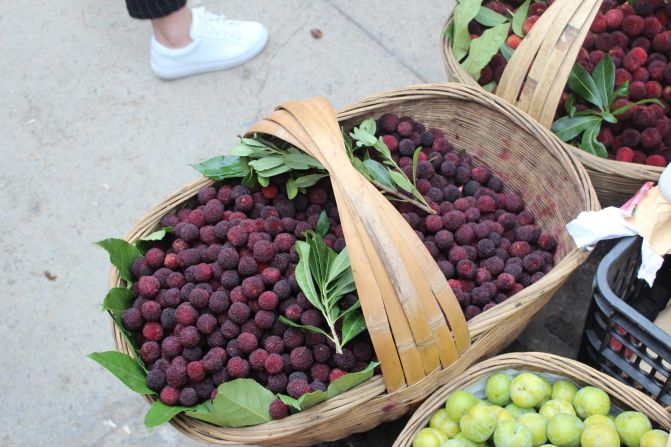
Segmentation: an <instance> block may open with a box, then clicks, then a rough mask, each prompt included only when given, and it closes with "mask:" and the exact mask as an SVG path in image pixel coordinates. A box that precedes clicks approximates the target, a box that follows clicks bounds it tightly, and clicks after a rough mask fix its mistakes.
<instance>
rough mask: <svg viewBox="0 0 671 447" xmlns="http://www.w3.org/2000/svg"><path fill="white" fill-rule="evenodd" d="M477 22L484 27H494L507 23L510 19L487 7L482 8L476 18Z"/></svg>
mask: <svg viewBox="0 0 671 447" xmlns="http://www.w3.org/2000/svg"><path fill="white" fill-rule="evenodd" d="M475 21H476V22H478V23H479V24H480V25H482V26H486V27H492V26H496V25H501V24H502V23H506V22H507V21H508V17H506V16H503V15H501V14H499V13H498V12H496V11H494V10H492V9H489V8H487V7H486V6H480V9H479V10H478V14H477V15H476V16H475Z"/></svg>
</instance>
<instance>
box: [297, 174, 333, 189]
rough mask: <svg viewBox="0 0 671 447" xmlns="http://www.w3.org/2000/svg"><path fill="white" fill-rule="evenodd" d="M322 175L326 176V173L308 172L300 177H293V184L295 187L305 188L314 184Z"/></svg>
mask: <svg viewBox="0 0 671 447" xmlns="http://www.w3.org/2000/svg"><path fill="white" fill-rule="evenodd" d="M324 177H328V174H308V175H304V176H302V177H296V178H295V179H294V184H295V185H296V187H297V188H307V187H308V186H313V185H316V184H317V182H318V181H319V180H321V179H323V178H324Z"/></svg>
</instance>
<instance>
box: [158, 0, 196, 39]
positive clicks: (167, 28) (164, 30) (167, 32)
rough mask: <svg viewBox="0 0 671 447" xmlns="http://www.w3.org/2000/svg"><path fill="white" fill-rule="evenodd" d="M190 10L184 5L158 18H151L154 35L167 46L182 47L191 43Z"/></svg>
mask: <svg viewBox="0 0 671 447" xmlns="http://www.w3.org/2000/svg"><path fill="white" fill-rule="evenodd" d="M191 19H192V16H191V10H190V9H189V8H187V7H186V6H184V7H182V8H180V9H178V10H177V11H175V12H173V13H171V14H169V15H167V16H165V17H160V18H158V19H152V20H151V26H152V28H153V29H154V37H156V40H157V41H158V43H160V44H161V45H163V46H164V47H167V48H183V47H185V46H187V45H189V44H190V43H191V36H190V34H189V32H190V30H191Z"/></svg>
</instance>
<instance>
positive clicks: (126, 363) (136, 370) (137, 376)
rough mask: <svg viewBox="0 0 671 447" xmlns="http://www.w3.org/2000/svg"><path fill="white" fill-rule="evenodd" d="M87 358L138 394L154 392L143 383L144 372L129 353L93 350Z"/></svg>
mask: <svg viewBox="0 0 671 447" xmlns="http://www.w3.org/2000/svg"><path fill="white" fill-rule="evenodd" d="M89 358H91V359H92V360H94V361H95V362H97V363H99V364H100V365H101V366H103V367H104V368H106V369H107V370H108V371H109V372H111V373H112V374H114V375H115V376H116V377H117V378H118V379H119V380H121V381H122V382H123V383H125V384H126V386H127V387H128V388H130V389H131V390H133V391H135V392H136V393H140V394H156V393H154V392H153V391H152V390H150V389H149V388H147V384H146V383H145V378H146V374H147V373H146V372H145V371H144V370H143V369H142V368H141V367H140V365H139V364H138V362H137V361H136V360H135V359H133V358H132V357H130V356H129V355H126V354H123V353H121V352H117V351H107V352H94V353H92V354H89Z"/></svg>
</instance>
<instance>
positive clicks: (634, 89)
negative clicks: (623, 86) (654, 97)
mask: <svg viewBox="0 0 671 447" xmlns="http://www.w3.org/2000/svg"><path fill="white" fill-rule="evenodd" d="M646 93H647V90H646V88H645V83H644V82H641V81H633V82H632V83H631V84H630V85H629V99H631V100H632V101H638V100H639V99H643V98H645V95H646Z"/></svg>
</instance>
